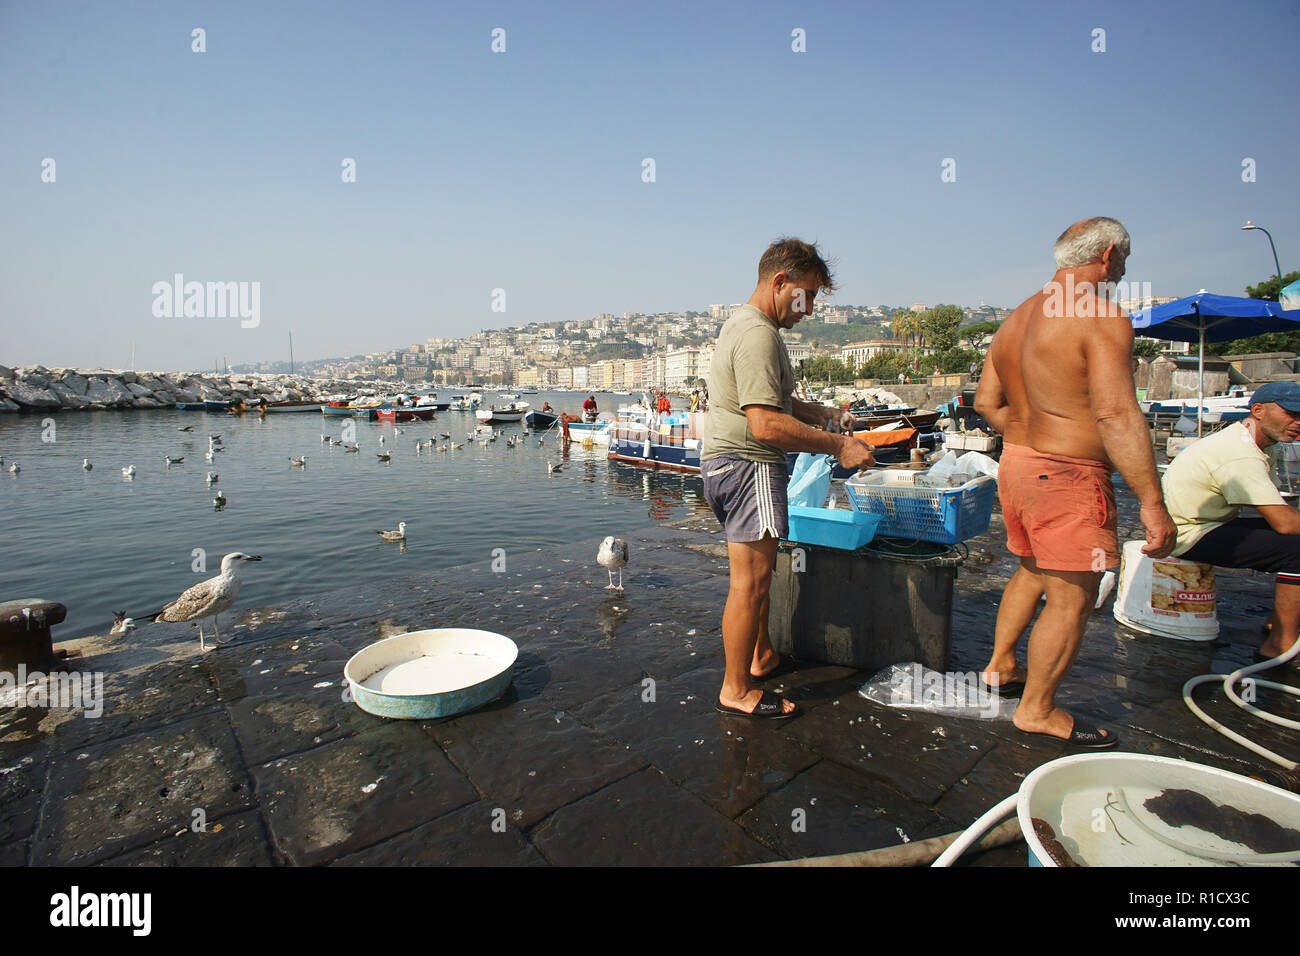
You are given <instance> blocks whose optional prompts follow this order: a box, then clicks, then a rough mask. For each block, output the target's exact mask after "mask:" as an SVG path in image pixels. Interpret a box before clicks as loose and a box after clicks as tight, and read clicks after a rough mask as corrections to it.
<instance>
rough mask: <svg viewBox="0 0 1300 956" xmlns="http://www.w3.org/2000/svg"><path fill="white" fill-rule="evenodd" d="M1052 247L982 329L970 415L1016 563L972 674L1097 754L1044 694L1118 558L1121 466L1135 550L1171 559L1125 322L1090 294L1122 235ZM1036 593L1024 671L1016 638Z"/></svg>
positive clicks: (1116, 254)
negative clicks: (987, 436)
mask: <svg viewBox="0 0 1300 956" xmlns="http://www.w3.org/2000/svg"><path fill="white" fill-rule="evenodd" d="M1053 253H1054V255H1055V258H1056V268H1057V271H1056V275H1055V276H1054V277H1053V278H1052V281H1050V282H1048V283H1047V285H1045V286H1044V287H1043V288H1042V289H1041V290H1040V291H1039V292H1037V293H1035V294H1034V295H1033V296H1031V297H1030V298H1029V299H1026V300H1025V301H1024V302H1023V303H1021V304H1020V305H1019V306H1018V307H1017V308H1016V310H1015V311H1014V312H1012V313H1011V315H1010V317H1009V318H1007V320H1006V321H1005V322H1003V323H1002V325H1001V327H1000V328H999V329H998V331H997V334H996V335H994V336H993V341H992V343H991V344H990V345H989V351H988V356H987V358H986V359H985V362H984V374H983V376H982V377H981V379H980V383H979V389H978V390H977V391H976V393H975V409H976V411H978V412H979V413H980V414H981V415H983V416H984V418H985V420H986V421H988V423H989V424H990V425H991V426H992V427H993V428H994V429H995V430H996V431H998V432H1000V433H1001V434H1002V435H1003V438H1004V441H1005V448H1004V450H1003V452H1002V460H1001V463H1000V468H999V471H998V495H999V498H1000V499H1001V501H1002V513H1003V517H1004V519H1005V521H1006V528H1007V548H1008V549H1009V550H1010V551H1011V552H1012V553H1013V554H1015V555H1017V556H1018V557H1019V558H1020V567H1019V568H1018V569H1017V570H1016V573H1015V574H1013V575H1012V576H1011V580H1010V581H1008V582H1007V586H1006V589H1005V590H1004V591H1003V593H1002V602H1001V604H1000V605H999V607H998V617H997V627H996V631H995V633H994V639H993V653H992V656H991V657H990V659H989V663H988V666H987V667H986V668H985V669H984V673H983V677H982V679H983V681H984V682H985V685H986V686H987V687H988V688H990V689H998V690H999V692H1000V693H1002V694H1003V695H1005V696H1011V697H1015V696H1020V703H1019V705H1018V706H1017V708H1016V712H1015V714H1014V715H1013V716H1012V722H1013V723H1014V724H1015V726H1016V727H1017V729H1019V730H1020V731H1021V732H1023V733H1025V734H1038V735H1042V736H1046V737H1053V738H1056V739H1058V740H1064V741H1067V742H1069V743H1071V744H1074V745H1075V746H1080V747H1088V748H1092V749H1097V750H1103V749H1109V748H1111V747H1114V746H1116V745H1117V744H1118V743H1119V738H1118V737H1117V736H1116V735H1115V734H1114V733H1113V732H1111V731H1107V730H1105V729H1099V728H1097V727H1094V726H1092V725H1091V724H1089V723H1088V722H1087V721H1085V720H1083V719H1082V718H1080V717H1077V716H1073V715H1071V714H1068V713H1066V712H1065V711H1064V710H1061V709H1060V708H1059V707H1057V706H1056V692H1057V691H1058V690H1059V689H1060V687H1061V684H1062V682H1064V680H1065V677H1066V675H1067V674H1068V673H1069V671H1070V668H1071V667H1072V666H1073V665H1074V660H1075V658H1076V657H1077V656H1078V654H1079V648H1080V646H1081V645H1082V643H1083V631H1084V627H1085V626H1086V625H1087V623H1088V617H1089V616H1090V615H1091V614H1092V611H1093V605H1094V604H1095V603H1096V600H1097V588H1098V586H1099V585H1100V583H1101V578H1102V574H1103V572H1105V570H1106V569H1107V568H1108V567H1112V566H1114V565H1115V564H1117V563H1118V562H1119V539H1118V537H1117V535H1116V512H1115V490H1114V487H1113V485H1112V484H1111V472H1112V471H1113V470H1114V469H1116V468H1118V469H1119V472H1120V474H1122V475H1123V476H1124V479H1125V481H1127V482H1128V486H1129V488H1130V489H1132V491H1133V494H1134V495H1135V496H1136V497H1137V499H1138V501H1139V502H1140V503H1141V513H1140V519H1141V521H1142V525H1143V527H1144V528H1145V529H1146V539H1147V543H1146V545H1145V546H1144V547H1143V549H1142V551H1143V553H1144V554H1147V555H1150V556H1151V557H1153V558H1161V557H1164V556H1165V555H1167V554H1169V553H1170V552H1171V551H1172V550H1173V548H1174V543H1175V538H1176V535H1177V529H1176V528H1175V527H1174V522H1173V519H1172V518H1171V517H1170V516H1169V512H1168V511H1167V510H1166V509H1165V503H1164V498H1163V497H1162V495H1161V492H1160V481H1159V479H1158V478H1157V475H1156V463H1155V457H1154V455H1153V454H1152V451H1151V439H1150V436H1149V432H1148V430H1147V424H1146V421H1145V419H1143V417H1142V411H1141V409H1139V408H1138V403H1137V395H1136V392H1135V391H1134V387H1133V371H1132V365H1131V364H1130V357H1131V355H1132V352H1133V326H1132V324H1131V322H1130V321H1129V318H1128V316H1127V315H1126V314H1125V313H1124V311H1123V310H1121V309H1120V308H1119V307H1118V306H1117V305H1116V304H1115V303H1114V302H1111V301H1110V300H1108V299H1107V298H1106V297H1105V295H1104V294H1102V293H1101V292H1100V291H1099V290H1098V285H1099V284H1106V283H1114V282H1118V281H1119V280H1120V279H1121V278H1123V276H1124V266H1125V262H1126V261H1127V260H1128V256H1129V235H1128V232H1127V230H1125V228H1124V227H1123V225H1121V224H1120V223H1119V222H1117V221H1116V220H1114V219H1108V218H1105V217H1097V218H1094V219H1085V220H1083V221H1082V222H1076V223H1075V224H1074V225H1072V226H1071V227H1070V228H1069V229H1067V230H1065V232H1063V233H1061V235H1060V237H1059V238H1058V239H1057V240H1056V245H1055V247H1054V249H1053ZM1044 594H1045V595H1046V597H1047V604H1046V605H1045V606H1044V608H1043V610H1042V613H1040V614H1039V615H1038V620H1037V622H1035V624H1034V629H1033V632H1032V633H1031V634H1030V637H1029V651H1028V658H1027V668H1026V669H1025V670H1023V671H1022V670H1021V669H1020V666H1019V664H1018V663H1017V661H1016V646H1017V644H1018V643H1019V641H1020V637H1021V635H1022V633H1023V632H1024V630H1025V628H1027V627H1028V626H1029V623H1030V621H1031V620H1033V617H1034V613H1035V611H1036V610H1037V609H1038V602H1039V599H1040V598H1041V597H1042V596H1043V595H1044Z"/></svg>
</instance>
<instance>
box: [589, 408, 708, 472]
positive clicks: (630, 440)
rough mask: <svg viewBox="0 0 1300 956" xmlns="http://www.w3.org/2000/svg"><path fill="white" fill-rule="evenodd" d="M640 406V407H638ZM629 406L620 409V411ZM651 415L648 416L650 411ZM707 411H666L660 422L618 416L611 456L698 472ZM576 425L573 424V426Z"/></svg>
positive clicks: (613, 434) (651, 465) (646, 464)
mask: <svg viewBox="0 0 1300 956" xmlns="http://www.w3.org/2000/svg"><path fill="white" fill-rule="evenodd" d="M638 410H639V409H638ZM625 411H631V409H629V408H625V409H620V410H619V412H620V415H622V414H623V413H624V412H625ZM646 414H647V417H649V416H648V413H646ZM704 414H705V413H704V412H680V413H677V414H673V415H664V416H663V417H662V418H659V419H658V421H657V422H655V421H647V422H644V423H643V422H639V421H635V420H629V419H625V418H619V419H616V420H615V422H614V424H613V428H612V429H611V430H610V433H609V457H610V459H611V460H612V461H622V462H627V463H628V464H630V465H641V466H643V467H647V468H668V469H671V470H673V471H684V472H688V473H690V474H696V475H698V474H699V473H700V439H699V435H700V434H701V433H702V431H703V424H704V421H703V416H704ZM570 427H572V426H570Z"/></svg>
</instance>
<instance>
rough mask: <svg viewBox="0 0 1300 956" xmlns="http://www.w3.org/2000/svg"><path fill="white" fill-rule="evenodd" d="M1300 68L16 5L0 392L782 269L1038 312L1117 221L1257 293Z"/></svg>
mask: <svg viewBox="0 0 1300 956" xmlns="http://www.w3.org/2000/svg"><path fill="white" fill-rule="evenodd" d="M195 28H201V29H202V30H203V31H204V41H205V43H206V52H202V53H196V52H193V51H192V44H193V43H194V40H193V38H192V31H193V30H194V29H195ZM496 28H500V29H502V30H504V31H505V45H506V49H505V52H503V53H494V52H492V42H493V37H492V31H493V30H494V29H496ZM1097 29H1101V30H1104V31H1105V33H1104V43H1105V52H1093V47H1094V46H1096V45H1097V42H1098V41H1097V39H1096V38H1095V35H1094V31H1095V30H1097ZM795 30H802V31H803V36H804V37H805V38H806V40H805V42H806V52H802V53H800V52H794V50H792V45H793V44H796V42H797V38H796V37H792V31H795ZM1297 36H1300V4H1297V3H1295V2H1260V3H1252V4H1249V5H1241V4H1234V3H1228V2H1222V3H1201V2H1188V3H1182V2H1177V3H1176V2H1161V3H1131V2H1114V3H1090V4H1057V3H1048V4H1043V3H1039V2H1033V0H1031V2H1023V3H1021V2H1012V3H996V4H970V3H962V2H952V3H945V2H940V3H925V4H906V3H861V2H842V3H816V2H810V3H804V4H799V5H797V6H795V7H791V6H790V5H789V4H777V3H771V4H768V3H744V4H741V3H700V2H689V3H688V2H681V3H671V2H669V3H654V4H631V3H628V4H624V3H607V2H592V3H568V2H554V3H552V2H548V3H538V2H521V3H499V4H491V3H483V4H455V5H452V4H441V3H437V4H435V3H428V4H417V3H384V2H377V3H373V4H357V3H346V4H345V3H335V2H320V3H292V4H291V3H274V4H262V3H251V2H249V3H239V2H233V3H232V2H221V3H215V2H213V3H206V2H200V3H186V4H169V3H132V2H125V3H111V4H108V3H56V4H51V3H13V2H8V3H0V129H3V130H4V134H3V136H2V137H0V209H3V218H4V229H3V232H0V316H2V318H0V363H2V364H7V365H16V364H28V363H36V362H39V363H42V364H45V365H80V366H96V365H106V366H110V367H119V368H120V367H125V366H126V365H127V363H128V362H129V360H130V355H131V349H132V346H133V345H134V347H135V353H136V365H137V367H138V368H143V369H201V368H211V367H212V365H213V362H214V360H217V359H221V358H223V357H224V358H226V359H228V360H229V362H230V363H231V364H235V363H239V362H252V361H263V360H278V359H286V358H287V357H288V334H289V332H290V331H292V333H293V337H294V352H295V355H296V357H297V358H299V359H300V360H301V359H304V358H322V357H326V356H334V355H347V354H353V353H357V352H362V351H373V350H378V349H382V348H391V347H395V346H399V345H405V344H407V343H409V342H416V341H423V340H425V339H426V338H428V337H431V336H457V335H465V334H469V333H471V332H474V331H476V330H478V329H481V328H488V327H501V326H507V325H517V324H523V323H527V322H530V321H554V320H560V319H581V318H589V317H591V316H593V315H595V314H597V313H600V312H614V313H622V312H624V311H629V310H631V311H640V312H658V311H676V310H682V309H703V308H705V307H706V306H707V305H708V304H709V303H711V302H736V301H743V300H744V299H745V298H747V297H748V296H749V294H750V292H751V291H752V288H753V283H754V271H755V266H756V264H757V260H758V256H759V254H760V253H761V252H762V250H763V249H764V247H765V246H766V244H767V243H768V242H769V241H770V240H771V239H773V238H774V237H776V236H778V235H783V234H790V235H797V236H800V237H802V238H806V239H810V240H817V241H819V242H820V243H821V244H822V247H823V250H824V252H825V253H826V254H828V255H831V256H834V257H835V258H836V259H837V260H838V263H839V265H838V278H839V280H840V282H841V284H842V288H841V291H840V292H839V293H838V295H837V296H836V301H839V302H846V303H855V304H879V303H887V304H893V305H899V304H908V303H911V302H914V301H917V300H923V301H925V302H927V303H930V304H936V303H939V302H956V303H960V304H972V305H973V304H977V303H978V302H980V301H985V302H989V303H993V304H997V305H1014V304H1015V303H1017V302H1019V301H1021V300H1022V299H1024V298H1025V297H1026V296H1027V295H1029V294H1030V293H1031V292H1032V291H1033V289H1034V288H1035V287H1036V286H1037V285H1039V284H1041V283H1042V282H1043V281H1045V280H1046V279H1048V278H1050V276H1051V273H1052V271H1053V266H1052V260H1051V245H1052V242H1053V241H1054V240H1055V238H1056V236H1057V235H1058V234H1059V233H1060V231H1061V230H1062V229H1063V228H1064V227H1065V226H1067V225H1069V224H1070V223H1071V222H1073V221H1074V220H1077V219H1080V218H1083V217H1086V216H1091V215H1111V216H1116V217H1118V218H1120V219H1122V220H1123V221H1124V222H1125V224H1126V225H1127V226H1128V228H1129V230H1130V232H1131V233H1132V235H1133V254H1132V256H1131V258H1130V260H1129V265H1128V267H1129V276H1128V278H1129V279H1131V280H1135V281H1137V282H1150V283H1151V289H1152V292H1153V293H1154V294H1156V295H1187V294H1190V293H1192V292H1195V291H1197V290H1198V289H1200V288H1207V289H1209V290H1211V291H1216V292H1223V293H1228V294H1236V295H1240V294H1243V287H1244V286H1245V285H1246V284H1248V283H1252V284H1253V283H1254V282H1257V281H1259V280H1261V279H1263V278H1265V277H1267V276H1268V275H1270V274H1272V272H1273V259H1272V255H1271V253H1270V252H1269V248H1268V241H1267V239H1266V238H1265V237H1264V235H1263V234H1262V233H1260V232H1242V231H1241V230H1240V227H1241V225H1242V224H1243V223H1244V222H1245V221H1246V220H1247V219H1251V220H1254V221H1255V222H1256V223H1259V224H1261V225H1263V226H1265V227H1267V228H1269V229H1270V230H1271V231H1272V233H1273V236H1274V239H1275V240H1276V242H1277V247H1278V248H1277V251H1278V255H1279V257H1280V258H1281V262H1282V270H1283V272H1286V271H1289V270H1290V269H1295V268H1298V267H1300V246H1298V245H1297V242H1296V213H1297V199H1296V191H1297V184H1298V183H1300V132H1297V130H1298V129H1300V127H1297V124H1296V120H1295V113H1294V109H1295V101H1296V93H1297V90H1298V89H1300V83H1298V82H1297V79H1298V78H1300V77H1298V74H1300V66H1298V65H1297V58H1296V55H1295V38H1296V37H1297ZM647 158H649V159H652V160H653V161H654V181H653V182H645V181H643V169H644V165H643V161H644V160H645V159H647ZM51 159H52V160H53V161H54V166H53V170H54V181H53V182H47V181H43V177H44V178H48V170H49V164H48V163H47V162H46V161H47V160H51ZM345 159H352V160H355V164H356V166H355V169H356V181H355V182H347V183H345V182H343V181H342V180H341V173H342V172H343V163H344V161H345ZM946 159H952V160H954V161H955V181H953V182H943V181H941V173H942V172H943V163H944V161H945V160H946ZM1247 160H1253V168H1254V178H1255V181H1254V182H1244V181H1243V162H1244V161H1247ZM176 273H181V274H183V275H184V277H185V280H186V281H197V282H202V283H207V282H236V283H238V282H246V283H253V282H257V283H259V287H258V288H259V292H260V307H259V311H258V322H257V324H256V326H255V327H244V326H246V325H249V323H248V322H241V321H240V319H239V318H237V317H236V318H231V317H227V318H214V317H203V318H200V317H189V318H186V317H184V316H183V315H180V309H179V306H177V315H178V316H179V317H173V316H170V315H163V316H161V317H160V316H156V315H155V314H154V312H155V307H156V305H157V303H156V298H157V297H156V295H155V292H154V291H153V288H154V285H155V283H159V282H165V283H168V284H170V283H171V282H172V281H173V276H174V275H175V274H176ZM249 288H251V286H250V287H249ZM494 289H504V290H505V294H506V298H505V301H506V311H505V312H504V313H502V312H494V311H493V310H492V304H493V290H494Z"/></svg>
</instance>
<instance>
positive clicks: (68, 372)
mask: <svg viewBox="0 0 1300 956" xmlns="http://www.w3.org/2000/svg"><path fill="white" fill-rule="evenodd" d="M394 387H395V386H394V383H392V382H388V383H383V382H360V381H355V380H343V379H317V378H309V377H307V376H305V375H259V374H234V373H232V374H227V375H221V374H213V373H210V372H204V373H189V372H126V371H121V370H117V369H102V368H99V369H70V368H45V367H44V366H41V365H30V366H24V367H22V368H18V369H11V368H7V367H5V366H3V365H0V412H46V411H73V410H77V409H84V410H91V411H94V410H102V409H107V408H167V407H171V406H174V405H175V404H176V403H177V402H204V401H213V402H230V401H240V400H242V401H245V402H248V403H250V404H256V403H257V402H258V401H259V400H262V399H264V400H266V401H268V402H285V401H324V400H325V399H327V398H330V397H334V396H345V395H346V396H350V395H355V394H357V392H358V390H363V389H367V388H372V389H377V390H381V391H387V390H391V389H392V388H394ZM397 387H400V386H397Z"/></svg>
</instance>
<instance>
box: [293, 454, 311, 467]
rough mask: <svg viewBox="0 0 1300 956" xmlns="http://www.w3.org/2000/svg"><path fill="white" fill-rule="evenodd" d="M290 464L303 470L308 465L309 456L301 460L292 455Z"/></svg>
mask: <svg viewBox="0 0 1300 956" xmlns="http://www.w3.org/2000/svg"><path fill="white" fill-rule="evenodd" d="M289 463H290V464H291V465H293V467H295V468H302V467H303V466H305V465H306V464H307V456H306V455H303V456H302V457H301V458H294V457H293V455H290V456H289Z"/></svg>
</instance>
